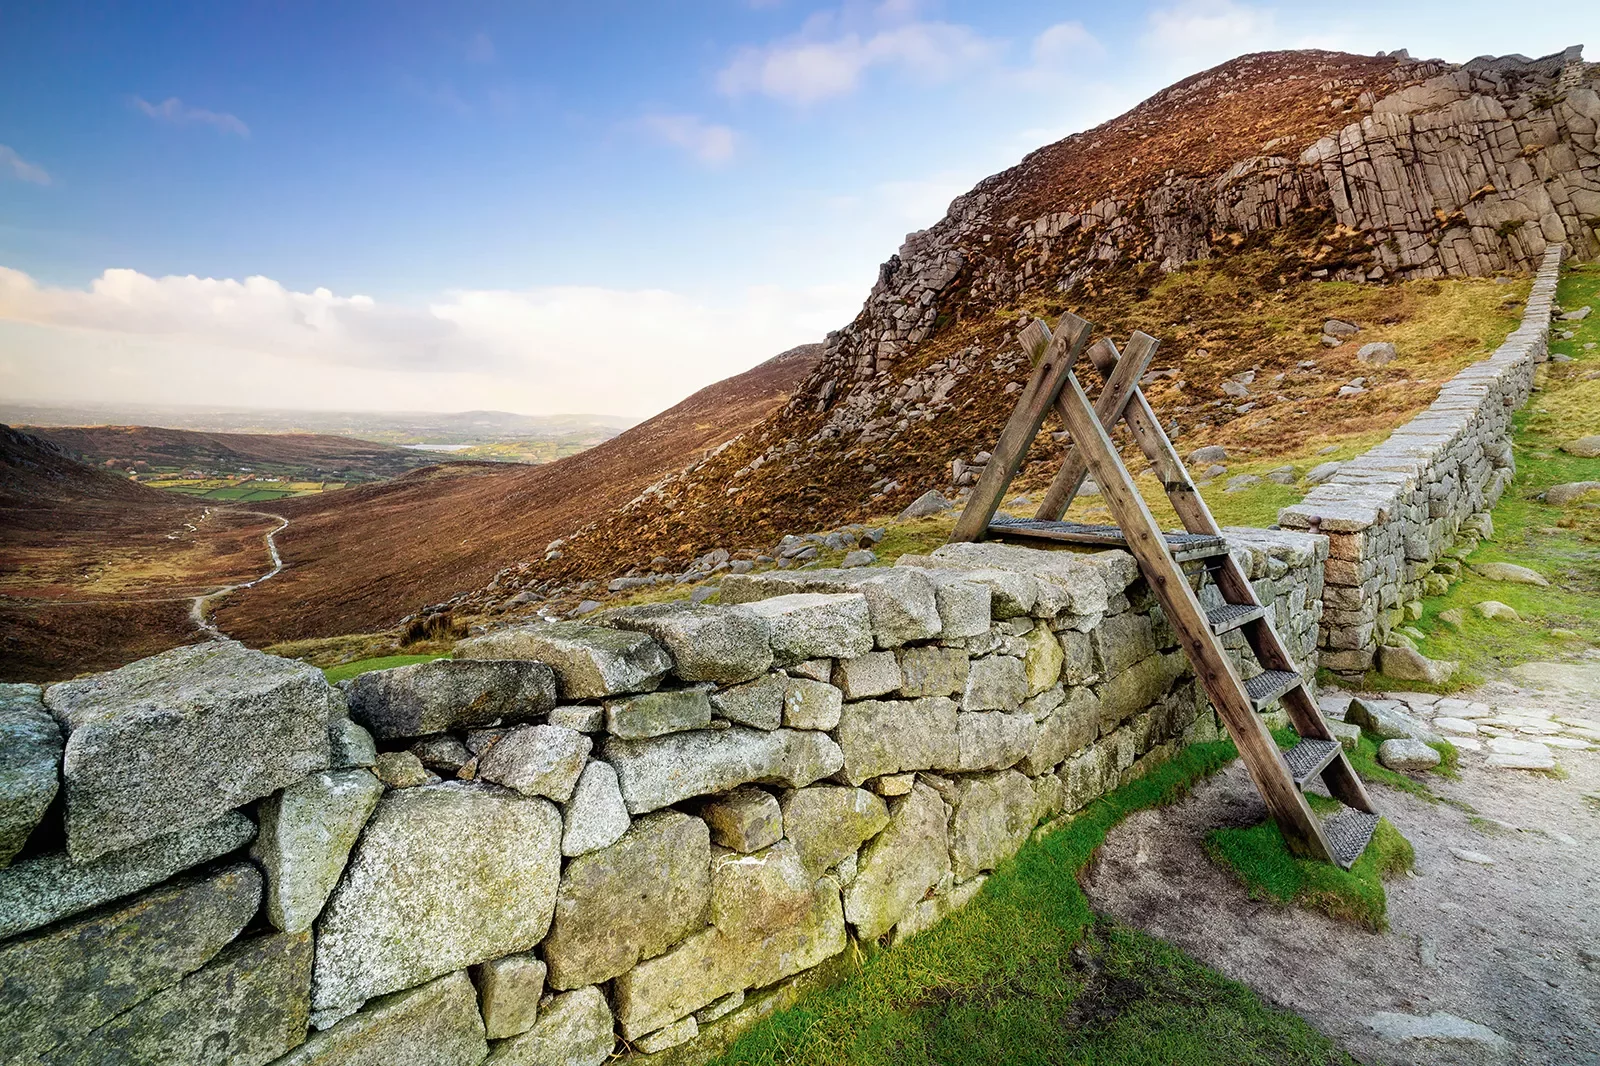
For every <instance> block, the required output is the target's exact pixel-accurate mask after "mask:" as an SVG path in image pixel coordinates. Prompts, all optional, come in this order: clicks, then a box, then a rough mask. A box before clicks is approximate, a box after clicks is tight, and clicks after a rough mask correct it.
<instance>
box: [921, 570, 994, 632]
mask: <svg viewBox="0 0 1600 1066" xmlns="http://www.w3.org/2000/svg"><path fill="white" fill-rule="evenodd" d="M927 574H928V576H929V578H930V579H932V581H933V597H934V602H935V603H936V604H937V605H938V608H939V622H940V627H939V636H940V637H941V638H943V639H945V640H960V639H961V638H963V637H981V636H982V635H983V634H985V633H987V632H988V631H989V626H990V624H991V623H992V621H993V619H992V617H991V615H990V613H989V599H990V593H989V589H988V587H987V586H985V585H981V584H979V583H978V582H976V581H966V580H963V579H962V577H961V575H960V574H957V573H940V572H939V571H937V570H934V571H927Z"/></svg>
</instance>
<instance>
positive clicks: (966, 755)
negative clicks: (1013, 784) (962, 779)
mask: <svg viewBox="0 0 1600 1066" xmlns="http://www.w3.org/2000/svg"><path fill="white" fill-rule="evenodd" d="M1038 737H1039V724H1038V723H1037V722H1035V721H1034V720H1033V715H1031V714H1005V713H1003V712H1000V711H962V712H961V713H960V714H958V715H956V747H957V750H958V752H959V763H958V765H957V768H958V769H961V770H1003V769H1005V768H1006V767H1008V766H1015V765H1016V764H1017V763H1018V762H1020V761H1021V760H1022V758H1023V757H1024V756H1026V755H1027V754H1028V753H1029V752H1030V751H1032V750H1033V746H1034V743H1035V742H1036V741H1037V740H1038Z"/></svg>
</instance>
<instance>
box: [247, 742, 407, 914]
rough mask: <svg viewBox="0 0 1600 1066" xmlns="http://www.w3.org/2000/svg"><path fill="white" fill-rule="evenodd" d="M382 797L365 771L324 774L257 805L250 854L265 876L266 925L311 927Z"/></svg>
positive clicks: (329, 771) (372, 779) (371, 777)
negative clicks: (258, 821)
mask: <svg viewBox="0 0 1600 1066" xmlns="http://www.w3.org/2000/svg"><path fill="white" fill-rule="evenodd" d="M382 795H383V785H382V783H381V782H379V781H378V779H377V778H376V777H374V776H372V774H371V773H370V772H369V771H367V770H359V769H358V770H325V771H323V772H321V773H316V774H311V775H310V776H308V777H306V778H303V779H302V780H300V781H296V782H295V783H294V784H292V785H290V786H289V787H288V788H286V789H284V790H283V791H281V792H277V793H274V794H273V795H272V796H269V797H268V798H267V799H265V800H263V801H262V802H261V805H260V807H259V808H258V811H257V816H258V817H259V818H260V819H261V831H260V832H259V833H258V834H257V836H256V841H255V844H254V845H253V846H252V847H251V848H250V855H251V857H252V858H254V859H255V860H256V861H257V862H258V863H260V864H261V868H262V869H263V870H265V871H266V874H267V920H268V921H270V922H271V923H272V924H273V925H275V926H277V927H278V928H279V929H281V930H283V931H284V932H286V933H303V932H305V931H306V930H308V929H310V928H311V923H312V922H314V921H316V919H317V915H318V914H321V913H322V905H323V904H324V903H326V902H327V901H328V895H329V894H330V893H331V892H332V891H333V886H334V885H335V884H337V883H338V881H339V875H340V874H342V873H343V872H344V864H345V859H346V858H348V857H349V855H350V848H351V847H352V846H354V844H355V842H356V837H357V836H359V835H360V833H361V827H362V826H364V825H366V824H367V818H368V817H369V816H370V815H371V814H372V809H373V808H374V807H376V806H377V805H378V797H380V796H382Z"/></svg>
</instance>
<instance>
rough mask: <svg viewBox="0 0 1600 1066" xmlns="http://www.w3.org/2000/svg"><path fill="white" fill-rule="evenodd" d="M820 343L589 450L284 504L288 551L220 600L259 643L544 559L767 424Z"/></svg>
mask: <svg viewBox="0 0 1600 1066" xmlns="http://www.w3.org/2000/svg"><path fill="white" fill-rule="evenodd" d="M821 347H822V346H821V345H819V344H808V345H802V346H800V347H798V348H794V349H791V350H790V351H787V352H784V353H783V354H781V355H778V356H776V357H774V358H772V359H769V360H767V361H766V362H764V363H762V364H761V365H759V366H757V367H755V368H753V369H751V370H748V371H746V372H745V373H743V374H739V375H737V376H736V377H732V378H728V379H727V380H725V381H720V382H718V383H716V384H715V385H711V386H708V387H706V388H704V389H701V390H700V391H699V392H697V393H695V394H694V395H693V396H690V397H689V398H688V399H686V400H684V401H683V402H682V403H680V404H678V405H677V406H675V407H673V408H671V409H669V410H667V411H664V412H662V413H661V414H659V415H656V416H655V417H654V418H652V419H650V420H649V421H646V422H643V423H641V424H640V425H638V426H635V427H634V428H632V429H630V430H628V431H627V432H625V433H623V434H621V435H620V436H617V437H615V438H613V439H611V440H609V441H606V442H605V443H603V444H600V445H597V446H596V447H594V448H591V449H589V450H588V451H585V452H582V453H580V454H578V455H574V456H569V457H567V458H565V459H559V460H557V461H555V462H552V463H547V464H545V465H543V466H533V467H527V466H515V467H514V466H506V465H502V464H493V463H452V464H448V465H445V466H439V467H429V468H426V469H423V470H419V471H416V472H414V473H411V474H407V475H405V476H404V477H400V478H397V479H396V480H394V481H391V482H388V483H385V484H382V485H373V486H364V487H361V488H355V489H346V490H344V491H342V492H338V493H332V494H328V495H323V496H305V497H300V498H297V499H292V500H285V501H283V502H281V503H279V504H275V505H274V507H275V508H276V509H277V510H278V511H279V512H280V513H282V514H284V515H285V516H287V517H288V518H289V519H290V523H291V524H290V526H289V528H288V529H287V530H286V531H285V532H284V533H283V535H282V536H281V537H280V538H279V545H280V548H281V550H282V551H283V555H284V558H285V560H286V561H287V562H288V567H287V569H285V570H284V572H283V573H282V574H281V575H279V576H278V577H276V578H274V579H273V580H272V581H269V582H266V583H264V584H262V585H259V586H257V587H255V588H253V589H249V590H247V591H246V592H244V593H242V594H240V595H239V596H238V597H236V598H235V599H234V600H233V601H232V602H230V603H228V604H226V605H224V606H223V607H221V608H220V609H219V610H218V611H217V612H216V615H215V617H216V620H217V623H218V624H219V625H220V626H221V627H222V628H223V630H225V631H226V632H228V633H229V634H232V635H235V636H238V637H239V638H240V639H242V640H246V641H249V642H251V643H257V644H266V643H271V642H273V641H280V640H290V639H298V638H304V637H316V636H330V635H336V634H340V633H349V632H361V631H369V630H374V629H382V628H386V627H389V626H392V625H394V624H395V623H396V622H398V621H399V620H400V618H402V617H403V616H405V615H407V614H409V613H411V612H413V611H415V610H416V609H417V608H419V607H421V606H423V605H425V604H428V603H432V602H435V601H438V600H442V599H444V598H446V597H447V596H449V595H451V594H453V593H455V592H458V591H460V590H461V589H463V588H471V587H473V586H475V585H479V584H483V583H485V582H487V581H488V580H489V579H490V578H491V577H493V576H494V574H495V573H496V572H497V571H499V570H500V569H501V568H503V567H505V566H507V565H509V564H511V563H514V562H517V561H519V560H522V559H527V558H539V557H541V556H542V555H543V554H544V547H545V545H546V544H548V543H549V542H550V541H552V540H554V539H556V538H558V537H561V536H563V535H565V534H568V533H570V532H571V531H572V530H573V529H575V528H577V527H579V526H582V525H584V524H586V523H589V522H592V521H593V520H595V519H597V518H599V517H600V516H602V515H604V514H606V513H608V512H610V511H612V510H614V509H616V508H618V507H620V506H621V505H623V504H624V503H626V502H627V501H628V500H630V499H632V498H633V497H634V496H636V495H637V494H638V493H639V492H640V491H642V490H643V489H644V488H646V487H647V486H649V485H650V484H652V483H653V482H656V481H658V480H660V479H661V478H663V477H665V476H666V475H668V474H671V473H673V472H675V471H678V470H680V469H681V468H682V467H683V466H684V465H685V464H686V463H688V462H689V461H691V460H693V459H696V458H698V457H699V456H700V455H701V454H702V453H703V452H705V451H706V450H707V449H708V448H713V447H715V446H717V445H719V444H722V443H723V442H724V441H727V440H728V439H730V438H732V437H734V436H736V435H738V434H739V433H742V432H744V431H745V430H747V429H749V428H750V427H751V426H754V425H756V424H758V423H760V422H761V420H762V419H764V418H766V417H767V416H768V415H769V414H771V413H772V411H773V409H774V408H775V407H777V406H780V405H781V404H782V403H783V402H784V401H785V400H786V399H787V398H788V396H789V394H790V393H791V392H793V390H794V388H795V386H796V385H797V384H798V383H799V382H800V381H801V380H803V379H804V378H805V376H806V375H807V374H808V373H809V372H810V370H811V368H812V367H813V365H814V364H815V362H816V359H817V356H818V355H819V354H820V351H821Z"/></svg>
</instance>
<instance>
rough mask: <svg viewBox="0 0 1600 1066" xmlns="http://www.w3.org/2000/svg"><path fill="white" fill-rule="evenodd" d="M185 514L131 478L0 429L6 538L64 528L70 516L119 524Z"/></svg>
mask: <svg viewBox="0 0 1600 1066" xmlns="http://www.w3.org/2000/svg"><path fill="white" fill-rule="evenodd" d="M182 508H183V505H182V503H181V502H180V501H177V500H174V499H173V498H172V497H171V496H168V495H166V494H165V493H161V492H157V491H156V490H154V489H148V488H145V487H144V486H143V485H139V484H136V483H134V482H132V481H129V480H128V477H127V475H126V474H121V473H112V472H110V471H107V470H101V469H96V468H95V467H92V466H89V465H87V464H85V463H82V462H80V461H78V459H77V458H75V457H74V456H73V455H72V454H71V452H70V451H69V450H68V449H67V448H64V447H62V446H61V445H60V444H58V443H56V442H54V441H51V440H48V439H46V438H44V437H42V436H39V435H36V434H32V433H26V432H23V431H22V430H20V429H13V428H12V427H11V426H6V425H0V517H3V519H4V521H3V522H0V537H3V536H4V531H5V529H9V528H24V527H31V528H41V527H48V528H61V527H62V525H63V522H64V519H65V517H66V515H67V514H70V515H78V516H81V515H83V514H85V513H86V512H89V511H99V512H104V513H105V514H107V515H108V516H111V517H113V518H117V517H121V516H124V515H126V514H127V513H129V512H140V511H158V512H161V513H162V514H163V515H166V514H169V513H171V512H172V511H173V510H174V509H177V510H182ZM63 512H65V514H64V513H63Z"/></svg>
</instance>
